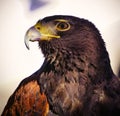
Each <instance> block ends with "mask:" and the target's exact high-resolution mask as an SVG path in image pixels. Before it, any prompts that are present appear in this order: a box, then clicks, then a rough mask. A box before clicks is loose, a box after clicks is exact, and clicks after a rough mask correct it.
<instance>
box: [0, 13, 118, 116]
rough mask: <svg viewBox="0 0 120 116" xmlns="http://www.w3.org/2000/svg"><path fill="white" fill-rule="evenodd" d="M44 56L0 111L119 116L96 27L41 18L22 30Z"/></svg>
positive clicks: (21, 115) (8, 114)
mask: <svg viewBox="0 0 120 116" xmlns="http://www.w3.org/2000/svg"><path fill="white" fill-rule="evenodd" d="M29 41H32V42H34V41H38V44H39V47H40V49H41V51H42V53H43V54H44V57H45V60H44V63H43V65H42V67H41V68H40V69H39V70H38V71H36V72H35V73H34V74H32V75H31V76H29V77H27V78H25V79H24V80H23V81H22V82H21V83H20V85H19V86H18V88H17V89H16V90H15V92H14V93H13V94H12V95H11V97H10V98H9V100H8V102H7V105H6V106H5V108H4V111H3V113H2V116H120V79H119V78H118V77H116V76H115V75H114V73H113V71H112V68H111V65H110V60H109V55H108V52H107V50H106V47H105V43H104V41H103V39H102V37H101V34H100V33H99V31H98V29H97V28H96V27H95V25H94V24H93V23H91V22H90V21H88V20H86V19H82V18H78V17H74V16H65V15H55V16H49V17H45V18H43V19H42V20H39V21H38V22H37V23H36V24H35V25H34V26H32V27H31V28H30V29H29V30H28V31H27V32H26V35H25V45H26V47H27V48H28V49H29Z"/></svg>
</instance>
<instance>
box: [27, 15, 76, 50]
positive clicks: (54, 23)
mask: <svg viewBox="0 0 120 116" xmlns="http://www.w3.org/2000/svg"><path fill="white" fill-rule="evenodd" d="M53 17H54V18H53ZM53 17H46V18H44V19H43V20H39V21H38V22H37V23H36V24H35V25H34V26H32V27H31V28H30V29H28V31H27V32H26V35H25V45H26V47H27V48H28V49H29V41H32V42H34V41H39V42H42V41H45V42H49V41H51V40H53V39H59V40H60V39H63V38H67V36H69V37H70V35H71V33H72V31H73V30H75V29H74V27H75V26H74V23H73V21H72V20H71V18H70V17H64V16H62V17H60V16H53Z"/></svg>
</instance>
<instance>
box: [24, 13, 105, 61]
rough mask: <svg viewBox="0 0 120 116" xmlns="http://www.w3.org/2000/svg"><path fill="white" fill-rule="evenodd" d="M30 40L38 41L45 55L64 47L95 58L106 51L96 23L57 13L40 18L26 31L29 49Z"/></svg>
mask: <svg viewBox="0 0 120 116" xmlns="http://www.w3.org/2000/svg"><path fill="white" fill-rule="evenodd" d="M29 41H32V42H34V41H38V42H39V46H40V48H41V49H42V52H43V54H44V55H45V54H48V53H51V51H50V49H54V50H58V49H64V50H67V51H71V52H77V53H80V54H87V56H90V57H91V59H93V60H94V59H96V57H97V56H98V55H100V54H101V53H102V54H103V52H106V48H105V45H104V41H103V40H102V37H101V35H100V33H99V31H98V30H97V28H96V27H95V25H94V24H93V23H91V22H89V21H88V20H85V19H81V18H78V17H74V16H65V15H55V16H49V17H45V18H43V19H42V20H39V21H38V22H37V23H36V24H35V25H34V26H32V27H31V28H30V29H28V31H27V32H26V35H25V45H26V47H27V48H28V49H29ZM105 54H106V53H105ZM93 57H94V58H93Z"/></svg>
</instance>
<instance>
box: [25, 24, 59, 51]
mask: <svg viewBox="0 0 120 116" xmlns="http://www.w3.org/2000/svg"><path fill="white" fill-rule="evenodd" d="M52 27H53V26H52ZM52 27H51V26H50V25H41V24H36V25H35V26H33V27H31V28H30V29H28V31H27V32H26V34H25V40H24V42H25V45H26V47H27V48H28V49H29V41H32V42H34V41H42V40H45V41H50V40H51V39H52V38H60V36H58V35H56V30H55V28H52Z"/></svg>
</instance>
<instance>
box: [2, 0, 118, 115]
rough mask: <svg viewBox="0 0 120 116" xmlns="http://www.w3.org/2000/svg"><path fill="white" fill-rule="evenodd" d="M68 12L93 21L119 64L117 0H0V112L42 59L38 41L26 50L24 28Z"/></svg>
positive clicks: (116, 63) (112, 60) (116, 64)
mask: <svg viewBox="0 0 120 116" xmlns="http://www.w3.org/2000/svg"><path fill="white" fill-rule="evenodd" d="M54 14H68V15H75V16H78V17H82V18H86V19H89V20H90V21H92V22H93V23H94V24H95V25H96V26H97V28H98V29H99V30H100V32H101V34H102V36H103V38H104V41H105V42H106V46H107V49H108V52H109V54H110V59H111V64H112V68H113V70H114V72H115V73H116V74H117V71H118V70H117V69H118V66H119V64H120V60H119V59H120V0H42V1H41V0H0V114H1V112H2V110H3V107H4V106H5V104H6V102H7V100H8V98H9V96H10V95H11V94H12V93H13V91H14V90H15V88H16V87H17V86H18V84H19V83H20V81H21V80H22V79H23V78H25V77H27V76H29V75H31V74H32V73H34V72H35V71H36V70H37V69H39V68H40V66H41V65H42V63H43V60H44V58H43V55H42V54H41V52H40V50H39V49H38V45H37V43H31V44H30V47H31V50H30V51H28V50H27V49H26V47H25V45H24V35H25V32H26V30H27V29H28V28H29V27H30V26H32V25H34V24H35V23H36V21H37V20H38V19H41V18H43V17H45V16H49V15H54Z"/></svg>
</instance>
